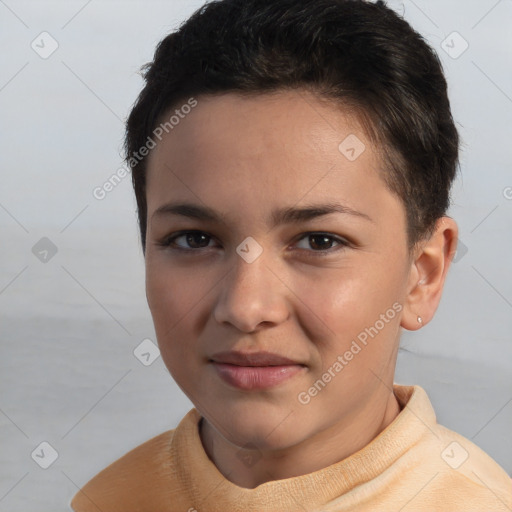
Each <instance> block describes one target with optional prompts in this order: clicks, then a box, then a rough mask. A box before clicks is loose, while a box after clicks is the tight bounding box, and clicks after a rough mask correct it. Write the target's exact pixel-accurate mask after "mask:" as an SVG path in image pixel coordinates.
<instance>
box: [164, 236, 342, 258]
mask: <svg viewBox="0 0 512 512" xmlns="http://www.w3.org/2000/svg"><path fill="white" fill-rule="evenodd" d="M191 234H201V235H206V236H207V237H208V238H209V239H210V240H209V241H211V240H213V239H214V237H213V236H211V235H209V234H208V233H206V232H205V231H199V230H189V231H178V232H176V233H173V234H172V235H170V236H167V237H166V238H164V239H163V240H161V241H159V242H157V245H158V246H160V247H167V248H170V249H172V250H177V251H182V252H184V253H187V252H188V253H192V252H195V253H198V252H200V251H202V250H204V249H209V247H200V248H183V247H180V246H176V245H173V244H174V242H175V240H176V239H178V238H180V237H182V236H186V235H191ZM322 235H323V236H324V237H325V238H329V239H331V240H332V241H334V242H336V243H338V244H339V246H338V247H335V248H329V249H320V250H307V249H300V250H304V251H307V252H310V253H312V254H314V255H315V256H320V257H322V256H329V255H330V254H333V253H334V252H338V251H339V250H343V249H346V248H347V247H350V243H349V242H348V241H347V240H345V239H343V238H340V237H338V236H336V235H332V234H330V233H325V232H322V231H309V232H307V233H303V234H302V236H301V237H300V238H298V239H297V240H296V242H295V243H297V242H299V241H301V240H303V239H304V238H307V237H310V236H322Z"/></svg>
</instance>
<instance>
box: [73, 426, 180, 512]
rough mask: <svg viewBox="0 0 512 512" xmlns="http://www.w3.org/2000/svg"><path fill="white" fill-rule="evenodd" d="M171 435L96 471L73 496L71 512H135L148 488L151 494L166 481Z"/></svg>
mask: <svg viewBox="0 0 512 512" xmlns="http://www.w3.org/2000/svg"><path fill="white" fill-rule="evenodd" d="M175 431H176V429H173V430H168V431H166V432H163V433H162V434H159V435H157V436H155V437H153V438H151V439H149V440H148V441H146V442H144V443H142V444H140V445H139V446H137V447H135V448H133V449H132V450H130V451H129V452H127V453H126V454H125V455H123V456H122V457H121V458H119V459H118V460H116V461H114V462H112V463H111V464H110V465H109V466H107V467H106V468H105V469H103V470H102V471H100V472H99V473H98V474H97V475H96V476H94V477H93V478H92V479H91V480H89V482H87V483H86V484H85V485H84V486H83V487H82V488H81V489H80V490H79V491H78V492H77V493H76V494H75V496H74V497H73V499H72V501H71V507H72V509H73V510H74V511H75V512H89V511H91V512H92V511H94V512H97V510H98V509H100V510H108V511H109V512H115V511H117V510H119V511H123V512H128V511H129V510H132V509H133V510H135V507H136V506H137V505H136V502H137V501H138V500H139V499H140V498H143V497H144V495H145V494H148V493H149V491H148V489H149V488H152V489H153V490H154V489H155V487H157V488H158V487H159V485H158V484H159V482H160V481H162V483H163V481H164V480H167V479H168V474H167V472H168V470H169V454H170V447H171V443H172V439H173V436H174V433H175ZM163 488H165V486H163ZM153 498H154V499H155V500H158V499H159V497H158V496H153ZM155 503H157V501H155Z"/></svg>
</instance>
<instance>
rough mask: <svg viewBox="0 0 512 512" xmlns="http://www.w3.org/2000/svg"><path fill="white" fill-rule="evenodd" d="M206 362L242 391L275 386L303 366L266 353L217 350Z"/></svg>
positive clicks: (301, 369) (302, 369)
mask: <svg viewBox="0 0 512 512" xmlns="http://www.w3.org/2000/svg"><path fill="white" fill-rule="evenodd" d="M210 362H211V363H212V364H213V366H214V367H215V369H216V371H217V374H218V375H219V376H220V378H221V379H222V380H224V382H226V383H227V384H229V385H231V386H233V387H236V388H238V389H243V390H257V389H265V388H269V387H273V386H277V385H278V384H280V383H282V382H284V381H286V380H288V379H290V378H291V377H293V376H295V375H297V374H299V373H302V372H303V371H304V369H305V368H306V365H304V364H302V363H299V362H297V361H293V360H292V359H289V358H287V357H284V356H281V355H278V354H273V353H270V352H254V353H243V352H221V353H218V354H216V355H214V356H213V357H212V358H211V359H210Z"/></svg>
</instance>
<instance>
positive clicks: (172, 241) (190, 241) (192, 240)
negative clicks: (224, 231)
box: [160, 231, 212, 251]
mask: <svg viewBox="0 0 512 512" xmlns="http://www.w3.org/2000/svg"><path fill="white" fill-rule="evenodd" d="M177 240H182V241H181V242H180V243H176V241H177ZM211 240H212V237H211V236H210V235H208V234H206V233H204V232H202V231H182V232H181V233H176V234H174V235H172V236H170V237H167V238H166V239H165V240H163V241H162V242H160V245H162V246H164V247H175V248H178V249H183V250H185V251H186V250H194V249H204V248H206V247H209V243H210V242H211Z"/></svg>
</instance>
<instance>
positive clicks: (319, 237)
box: [299, 233, 349, 252]
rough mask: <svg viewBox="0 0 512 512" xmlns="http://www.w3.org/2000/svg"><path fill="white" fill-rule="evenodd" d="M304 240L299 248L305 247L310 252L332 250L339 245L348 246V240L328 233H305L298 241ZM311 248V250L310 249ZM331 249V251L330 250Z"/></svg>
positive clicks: (336, 248) (339, 246)
mask: <svg viewBox="0 0 512 512" xmlns="http://www.w3.org/2000/svg"><path fill="white" fill-rule="evenodd" d="M299 242H300V243H303V242H305V245H303V246H302V247H300V248H301V249H307V250H309V251H310V252H327V251H328V252H333V251H335V250H338V249H339V248H341V247H344V246H348V245H349V244H348V242H347V241H345V240H343V239H342V238H339V237H337V236H334V235H330V234H328V233H307V234H305V235H304V236H303V237H302V238H301V239H300V241H299ZM311 249H313V251H311ZM331 249H333V251H331Z"/></svg>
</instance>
